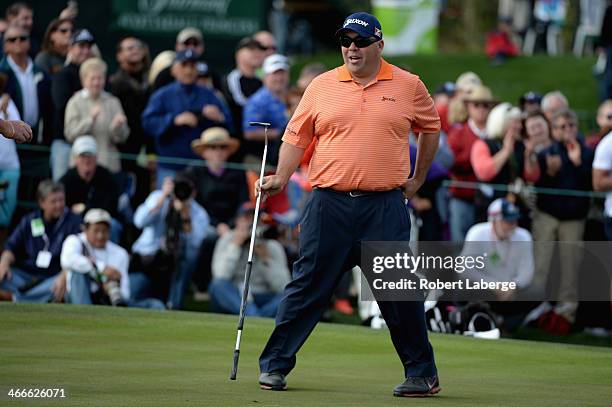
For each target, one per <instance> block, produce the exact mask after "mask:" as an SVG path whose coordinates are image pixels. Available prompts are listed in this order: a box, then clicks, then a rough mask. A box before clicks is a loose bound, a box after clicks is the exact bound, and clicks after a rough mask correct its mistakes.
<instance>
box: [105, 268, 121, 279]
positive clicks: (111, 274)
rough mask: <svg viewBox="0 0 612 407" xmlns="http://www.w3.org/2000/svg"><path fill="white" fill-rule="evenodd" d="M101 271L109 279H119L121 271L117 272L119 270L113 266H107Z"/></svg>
mask: <svg viewBox="0 0 612 407" xmlns="http://www.w3.org/2000/svg"><path fill="white" fill-rule="evenodd" d="M102 273H104V275H105V276H106V277H108V279H109V280H114V281H119V280H121V273H119V270H117V269H115V268H113V267H110V266H107V267H106V268H105V269H104V271H103V272H102Z"/></svg>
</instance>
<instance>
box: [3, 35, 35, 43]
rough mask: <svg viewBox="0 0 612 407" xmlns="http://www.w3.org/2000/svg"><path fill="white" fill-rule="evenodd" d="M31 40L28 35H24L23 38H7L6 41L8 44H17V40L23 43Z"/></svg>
mask: <svg viewBox="0 0 612 407" xmlns="http://www.w3.org/2000/svg"><path fill="white" fill-rule="evenodd" d="M29 39H30V37H28V36H27V35H22V36H19V37H10V38H5V39H4V41H6V42H17V40H19V41H21V42H26V41H27V40H29Z"/></svg>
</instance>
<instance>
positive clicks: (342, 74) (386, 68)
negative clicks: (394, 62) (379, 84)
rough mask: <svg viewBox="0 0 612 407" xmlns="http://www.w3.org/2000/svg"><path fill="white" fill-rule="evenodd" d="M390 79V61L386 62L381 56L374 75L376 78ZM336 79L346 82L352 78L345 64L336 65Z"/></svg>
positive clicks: (391, 77)
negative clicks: (378, 66)
mask: <svg viewBox="0 0 612 407" xmlns="http://www.w3.org/2000/svg"><path fill="white" fill-rule="evenodd" d="M391 79H393V67H392V66H391V64H390V63H388V62H387V61H385V60H384V59H382V58H381V59H380V70H379V71H378V74H377V75H376V80H377V81H386V80H391ZM338 80H339V81H340V82H348V81H352V80H353V77H352V76H351V73H350V72H349V71H348V69H347V68H346V65H342V66H340V67H338Z"/></svg>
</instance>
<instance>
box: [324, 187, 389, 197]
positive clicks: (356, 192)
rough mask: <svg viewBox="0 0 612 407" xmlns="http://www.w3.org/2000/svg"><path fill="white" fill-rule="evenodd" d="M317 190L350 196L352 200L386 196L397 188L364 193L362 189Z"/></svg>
mask: <svg viewBox="0 0 612 407" xmlns="http://www.w3.org/2000/svg"><path fill="white" fill-rule="evenodd" d="M317 189H321V190H322V191H331V192H334V193H336V194H343V195H348V196H350V197H351V198H360V197H363V196H372V195H381V194H386V193H388V192H391V191H395V190H396V189H397V188H395V189H389V190H386V191H364V190H361V189H354V190H352V191H337V190H335V189H332V188H317Z"/></svg>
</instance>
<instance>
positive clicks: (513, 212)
mask: <svg viewBox="0 0 612 407" xmlns="http://www.w3.org/2000/svg"><path fill="white" fill-rule="evenodd" d="M487 215H488V216H489V221H493V220H505V221H507V222H514V221H517V220H518V219H519V218H520V217H521V212H520V211H519V208H518V207H517V206H516V205H515V204H514V203H512V202H510V201H509V200H507V199H506V198H498V199H496V200H494V201H493V202H491V204H490V205H489V208H488V209H487Z"/></svg>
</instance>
